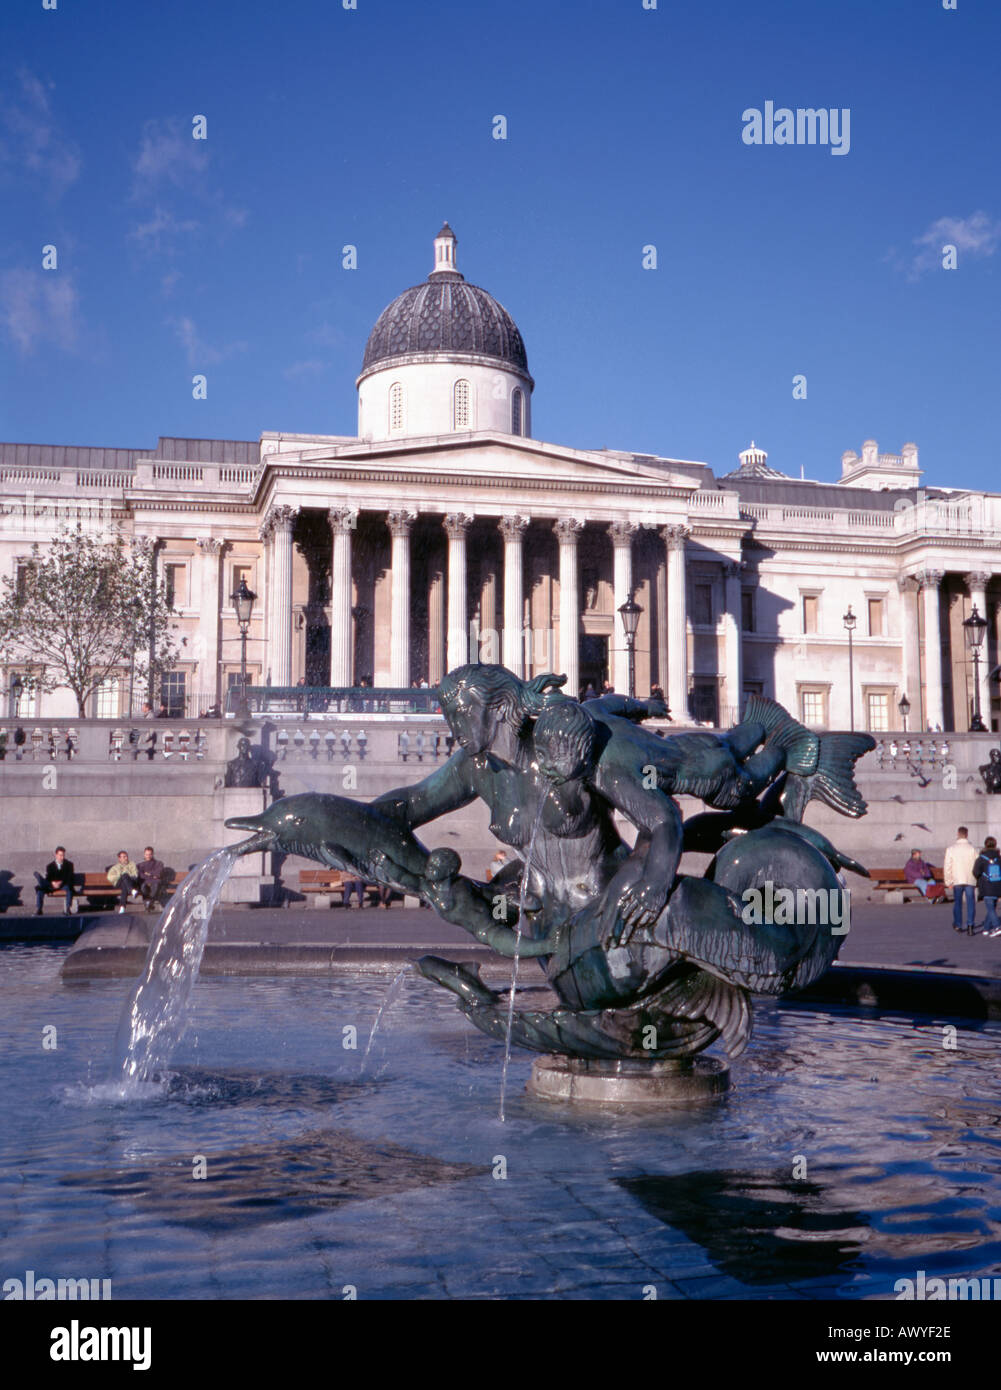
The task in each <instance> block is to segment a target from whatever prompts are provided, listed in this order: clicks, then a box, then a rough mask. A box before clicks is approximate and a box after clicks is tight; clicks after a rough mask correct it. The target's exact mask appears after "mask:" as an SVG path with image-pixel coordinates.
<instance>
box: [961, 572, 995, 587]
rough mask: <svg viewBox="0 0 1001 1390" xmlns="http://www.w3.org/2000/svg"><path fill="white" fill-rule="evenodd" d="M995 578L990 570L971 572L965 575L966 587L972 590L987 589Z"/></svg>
mask: <svg viewBox="0 0 1001 1390" xmlns="http://www.w3.org/2000/svg"><path fill="white" fill-rule="evenodd" d="M993 578H994V576H993V575H992V574H991V573H990V571H989V570H971V571H970V573H969V574H964V575H963V579H964V581H965V583H966V587H967V588H968V589H970V590H973V589H986V588H987V585H988V584H989V583H990V582H991V580H992V579H993Z"/></svg>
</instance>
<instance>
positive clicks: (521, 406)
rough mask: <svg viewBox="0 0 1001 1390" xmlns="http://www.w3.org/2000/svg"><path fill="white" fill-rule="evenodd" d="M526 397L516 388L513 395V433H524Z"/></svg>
mask: <svg viewBox="0 0 1001 1390" xmlns="http://www.w3.org/2000/svg"><path fill="white" fill-rule="evenodd" d="M524 412H525V397H524V394H523V393H522V392H521V391H520V390H516V391H515V392H514V394H513V395H512V397H511V433H512V434H524Z"/></svg>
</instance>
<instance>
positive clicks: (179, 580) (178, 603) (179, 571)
mask: <svg viewBox="0 0 1001 1390" xmlns="http://www.w3.org/2000/svg"><path fill="white" fill-rule="evenodd" d="M163 584H164V588H165V589H166V591H167V602H168V603H169V604H170V606H171V608H184V607H185V605H186V604H187V602H188V567H187V565H183V564H170V563H167V564H165V565H164V567H163Z"/></svg>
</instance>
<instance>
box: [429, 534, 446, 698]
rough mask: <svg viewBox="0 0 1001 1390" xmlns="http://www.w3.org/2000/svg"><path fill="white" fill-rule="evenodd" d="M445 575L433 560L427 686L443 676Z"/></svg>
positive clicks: (430, 586) (434, 683) (430, 581)
mask: <svg viewBox="0 0 1001 1390" xmlns="http://www.w3.org/2000/svg"><path fill="white" fill-rule="evenodd" d="M444 634H445V575H444V572H443V570H442V567H441V565H439V564H438V562H437V560H435V561H434V562H433V564H432V568H431V576H430V579H429V581H428V684H429V685H437V684H438V682H439V681H440V680H441V678H442V676H443V675H444V674H445V642H444Z"/></svg>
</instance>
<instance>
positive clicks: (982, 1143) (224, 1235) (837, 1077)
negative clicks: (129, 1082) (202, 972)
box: [0, 947, 1001, 1300]
mask: <svg viewBox="0 0 1001 1390" xmlns="http://www.w3.org/2000/svg"><path fill="white" fill-rule="evenodd" d="M64 955H65V951H64V950H63V949H61V948H38V947H31V948H20V947H15V948H9V949H7V950H4V951H3V952H0V972H2V975H3V979H4V983H5V985H6V986H7V988H6V989H5V1010H4V1016H3V1019H2V1021H0V1106H2V1110H3V1114H4V1116H5V1124H4V1126H3V1127H2V1128H0V1202H2V1204H3V1205H2V1209H3V1210H4V1211H5V1214H6V1215H5V1222H4V1228H3V1232H2V1235H0V1256H2V1267H3V1269H4V1270H5V1274H6V1275H9V1276H14V1275H18V1274H19V1273H20V1274H21V1275H22V1276H23V1274H24V1272H25V1271H27V1270H29V1269H30V1270H34V1271H35V1273H36V1275H38V1276H39V1277H41V1276H48V1277H59V1276H60V1275H62V1276H66V1277H71V1276H72V1277H80V1278H83V1277H88V1278H90V1277H93V1278H102V1279H103V1278H108V1279H110V1280H111V1281H112V1297H113V1298H128V1297H135V1298H155V1299H161V1298H201V1299H220V1298H244V1297H248V1298H262V1297H264V1298H285V1297H294V1298H343V1297H345V1296H346V1295H345V1293H344V1290H345V1288H348V1287H352V1286H353V1287H354V1288H355V1289H356V1290H357V1296H358V1297H359V1298H363V1299H364V1298H379V1299H383V1298H408V1299H409V1298H418V1297H423V1298H504V1299H522V1298H535V1297H552V1298H568V1297H569V1298H588V1299H636V1300H640V1299H642V1298H644V1297H645V1296H646V1295H645V1294H644V1289H645V1288H648V1287H649V1286H650V1285H651V1284H652V1285H654V1286H656V1289H657V1296H658V1297H659V1298H669V1299H671V1298H673V1299H683V1298H694V1299H719V1298H739V1299H746V1298H802V1297H807V1298H826V1297H838V1298H847V1299H856V1298H875V1299H893V1298H894V1297H895V1293H894V1283H895V1282H896V1281H897V1280H898V1279H900V1278H910V1279H912V1280H913V1279H914V1278H915V1277H916V1273H917V1271H918V1270H924V1271H925V1273H926V1275H927V1277H928V1278H931V1277H932V1276H933V1275H937V1276H941V1277H953V1276H955V1277H971V1278H972V1277H986V1276H988V1275H990V1274H994V1273H996V1272H997V1271H998V1267H999V1264H1001V1164H999V1162H998V1159H999V1156H1001V1145H999V1134H1001V1096H999V1087H998V1082H997V1066H996V1058H997V1055H998V1045H999V1043H1001V1027H999V1026H998V1025H997V1024H995V1023H993V1022H984V1021H975V1020H970V1019H962V1018H955V1019H951V1020H950V1019H949V1018H948V1017H935V1016H932V1015H921V1016H917V1015H912V1016H905V1015H899V1014H898V1015H894V1016H890V1015H886V1014H881V1013H880V1011H879V1010H878V1009H877V1008H869V1009H866V1010H849V1009H843V1008H833V1009H829V1010H828V1009H818V1008H814V1007H807V1006H803V1005H795V1006H792V1005H788V1006H787V1005H781V1004H775V1003H773V1002H770V1001H764V1002H763V1003H761V1004H760V1006H759V1007H758V1009H757V1013H756V1022H755V1035H754V1037H753V1039H752V1041H751V1044H750V1047H749V1048H748V1050H747V1052H746V1053H745V1054H744V1055H743V1056H741V1057H740V1058H738V1059H736V1060H735V1061H734V1062H733V1063H732V1066H731V1072H730V1089H729V1091H728V1092H727V1094H725V1095H724V1096H721V1097H718V1098H717V1100H716V1101H714V1102H713V1103H712V1104H698V1105H693V1106H674V1107H672V1108H670V1109H658V1108H657V1107H643V1108H636V1109H625V1108H622V1107H611V1108H602V1107H591V1106H580V1107H577V1106H564V1105H556V1104H553V1103H552V1102H550V1101H543V1100H540V1099H536V1098H534V1097H532V1096H529V1095H525V1094H524V1085H525V1082H526V1081H527V1079H528V1077H529V1073H530V1071H531V1068H532V1063H533V1060H534V1059H533V1057H532V1055H531V1054H529V1053H527V1052H524V1051H519V1050H517V1049H516V1050H515V1051H514V1052H513V1053H512V1059H511V1077H510V1085H509V1089H508V1104H507V1122H506V1123H505V1124H501V1123H500V1122H499V1121H498V1118H497V1106H498V1081H499V1075H500V1062H501V1059H502V1056H503V1044H502V1043H500V1042H497V1041H494V1040H492V1039H490V1038H487V1037H485V1036H484V1035H482V1034H481V1033H479V1032H477V1031H476V1030H474V1029H471V1028H470V1027H469V1024H468V1022H467V1020H466V1019H465V1018H464V1017H463V1016H462V1015H461V1014H460V1013H459V1012H458V1010H457V1009H456V1008H455V1007H454V1005H453V1004H452V1002H451V1001H450V1000H449V999H448V998H447V997H444V996H442V995H441V994H440V993H439V992H438V991H436V990H435V989H434V988H433V987H432V986H431V985H430V984H428V983H426V982H425V981H423V980H420V979H418V978H416V977H413V978H409V977H408V978H407V980H406V981H405V982H404V987H403V990H402V991H401V994H400V996H399V998H398V999H397V1001H396V1003H395V1004H394V1005H393V1006H392V1007H391V1008H389V1009H387V1011H386V1013H385V1015H384V1017H383V1020H382V1022H381V1025H380V1030H379V1033H378V1034H377V1036H376V1038H375V1040H374V1043H373V1047H372V1050H371V1053H370V1055H369V1058H368V1061H367V1063H366V1064H365V1066H364V1068H363V1066H362V1059H363V1054H364V1052H365V1047H366V1043H367V1040H368V1035H369V1032H370V1031H371V1027H372V1024H373V1022H374V1020H375V1016H376V1014H377V1012H378V1010H379V1007H380V1005H381V1004H382V1002H383V999H384V997H385V992H386V985H387V980H386V978H385V977H384V976H383V977H379V976H373V975H355V976H352V975H349V974H342V973H340V972H338V973H336V974H335V973H329V972H328V973H326V974H322V975H318V974H314V975H311V976H303V977H299V978H295V977H284V978H264V977H257V978H237V977H222V976H215V977H212V978H203V979H201V980H200V981H199V983H198V985H197V987H196V989H195V991H194V996H193V1001H192V1017H191V1025H190V1027H189V1030H188V1033H187V1034H186V1036H185V1037H184V1039H183V1040H182V1041H181V1043H180V1045H179V1047H178V1049H177V1051H176V1052H175V1054H174V1057H173V1058H172V1060H171V1063H170V1066H169V1069H168V1075H167V1077H166V1078H165V1079H164V1080H163V1081H162V1082H161V1083H159V1084H154V1085H152V1086H150V1087H147V1088H145V1089H142V1088H139V1089H137V1090H136V1091H135V1092H134V1093H132V1094H129V1095H125V1094H123V1093H122V1092H121V1090H120V1089H119V1090H116V1089H115V1088H113V1087H110V1086H109V1085H108V1084H107V1079H106V1078H107V1075H108V1071H109V1069H110V1054H111V1045H112V1039H113V1038H114V1034H115V1028H116V1025H117V1023H118V1018H119V1015H120V1012H121V1008H122V1004H123V1002H124V1000H125V998H126V996H127V994H128V992H129V988H130V984H131V982H127V981H125V980H122V979H118V980H115V979H92V980H89V981H86V982H83V981H81V982H79V983H73V984H64V983H62V982H61V981H60V978H59V967H60V963H61V961H62V959H63V958H64ZM49 1026H52V1027H54V1028H55V1029H56V1038H55V1041H56V1046H55V1047H54V1048H50V1049H47V1048H46V1047H45V1046H43V1029H45V1028H47V1027H49ZM949 1028H955V1030H956V1032H955V1035H954V1036H953V1035H950V1034H949V1033H948V1032H947V1029H949ZM351 1030H354V1033H352V1032H351ZM950 1037H951V1039H952V1041H953V1042H955V1047H952V1046H948V1045H946V1044H947V1042H948V1041H949V1039H950ZM199 1156H201V1157H203V1158H204V1160H205V1165H206V1173H205V1178H204V1180H196V1179H195V1178H194V1177H193V1173H194V1171H195V1165H194V1161H195V1160H196V1159H197V1158H198V1157H199Z"/></svg>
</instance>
